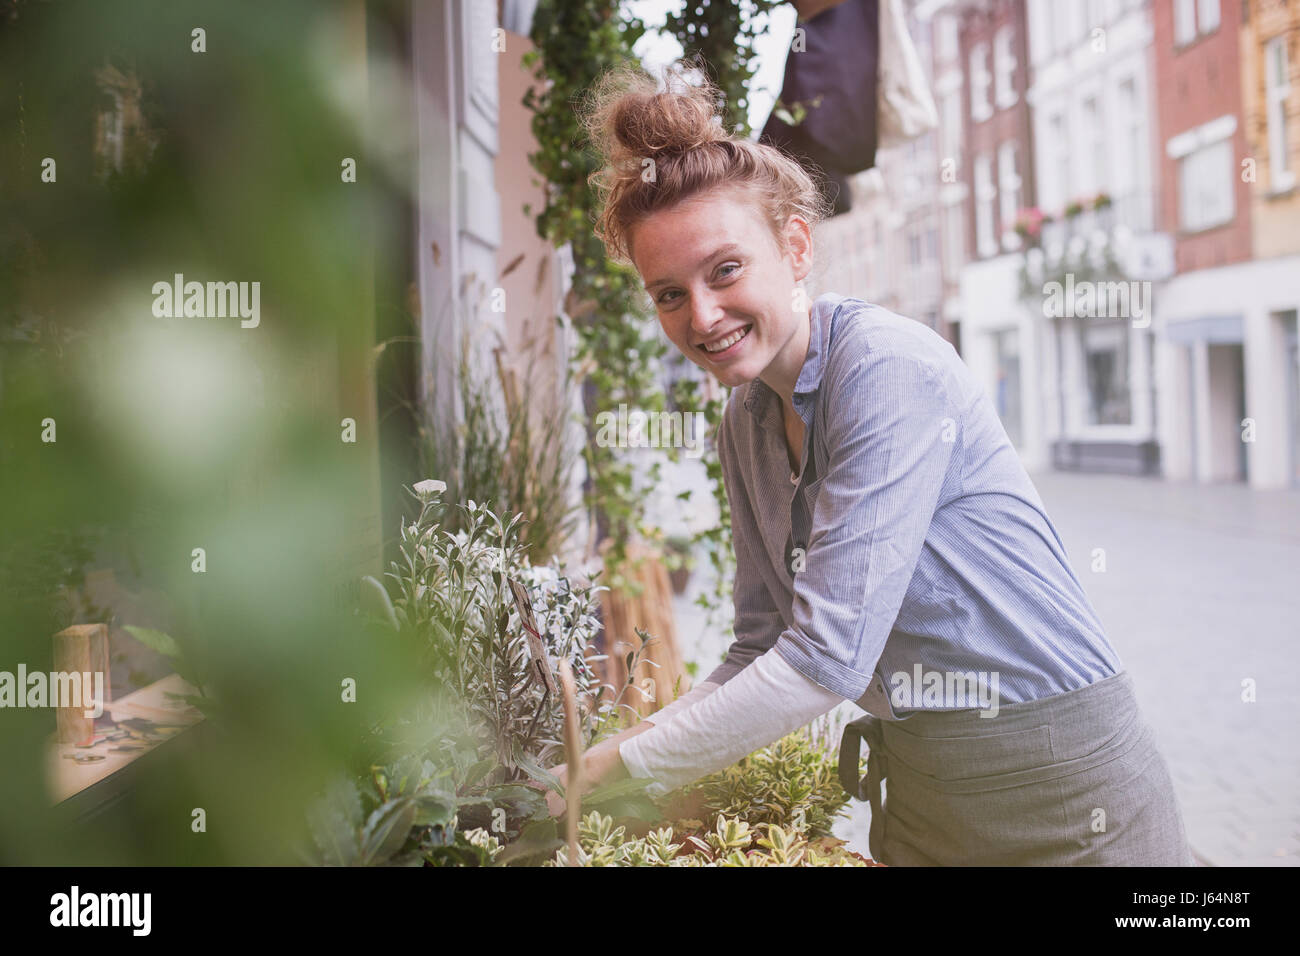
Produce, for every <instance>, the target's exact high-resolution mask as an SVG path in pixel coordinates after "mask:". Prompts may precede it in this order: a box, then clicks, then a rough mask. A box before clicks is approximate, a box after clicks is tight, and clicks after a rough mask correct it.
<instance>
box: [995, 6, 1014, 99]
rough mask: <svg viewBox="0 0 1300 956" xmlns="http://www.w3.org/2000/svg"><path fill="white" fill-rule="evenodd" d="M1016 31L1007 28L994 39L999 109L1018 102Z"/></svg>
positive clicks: (996, 93) (1000, 31) (996, 91)
mask: <svg viewBox="0 0 1300 956" xmlns="http://www.w3.org/2000/svg"><path fill="white" fill-rule="evenodd" d="M1014 39H1015V34H1014V31H1013V30H1012V28H1011V27H1010V26H1005V27H1003V28H1002V29H1001V30H999V31H998V32H997V34H996V35H995V36H994V37H993V71H994V97H995V98H996V100H997V104H998V109H1006V108H1007V107H1008V106H1013V105H1015V102H1016V51H1015V47H1014V46H1013V41H1014Z"/></svg>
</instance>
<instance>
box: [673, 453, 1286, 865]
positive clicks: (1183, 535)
mask: <svg viewBox="0 0 1300 956" xmlns="http://www.w3.org/2000/svg"><path fill="white" fill-rule="evenodd" d="M1034 482H1035V484H1036V485H1037V486H1038V489H1039V492H1040V494H1041V495H1042V497H1043V500H1044V503H1045V504H1046V506H1047V511H1048V514H1049V515H1050V516H1051V518H1052V520H1053V522H1054V523H1055V524H1056V527H1057V530H1058V531H1059V533H1060V535H1061V538H1062V540H1063V541H1064V542H1065V546H1066V549H1067V551H1068V553H1069V556H1070V560H1071V562H1072V564H1073V565H1074V568H1075V571H1076V573H1077V574H1078V575H1079V578H1080V580H1081V581H1082V582H1083V585H1084V588H1085V590H1086V591H1087V592H1088V595H1089V597H1090V598H1091V599H1092V602H1093V604H1094V606H1095V607H1096V609H1097V613H1098V614H1099V616H1100V617H1101V620H1102V623H1103V624H1104V625H1105V627H1106V630H1107V635H1108V637H1109V638H1110V640H1111V643H1112V644H1113V645H1114V647H1115V649H1116V650H1117V651H1118V653H1119V655H1120V657H1121V659H1122V660H1123V661H1124V664H1125V667H1126V668H1127V669H1128V671H1129V672H1130V673H1131V674H1132V675H1133V679H1134V681H1135V683H1136V686H1137V692H1138V697H1139V703H1140V705H1141V707H1142V709H1143V712H1144V714H1145V716H1146V718H1147V720H1148V722H1149V723H1150V724H1151V725H1152V726H1153V727H1154V729H1155V732H1156V736H1157V740H1158V743H1159V746H1160V748H1161V750H1162V751H1163V753H1164V755H1165V758H1166V760H1167V761H1168V762H1169V766H1170V770H1171V771H1172V773H1173V777H1174V786H1175V788H1176V790H1177V793H1178V797H1179V800H1180V802H1181V804H1182V807H1183V813H1184V818H1185V821H1186V824H1187V829H1188V836H1189V839H1190V841H1191V843H1192V848H1193V850H1194V852H1195V853H1196V855H1197V856H1198V857H1199V858H1200V860H1201V861H1202V862H1203V863H1206V864H1211V865H1218V866H1224V865H1227V866H1233V865H1246V866H1279V865H1280V866H1296V865H1300V741H1298V740H1297V730H1300V682H1298V681H1297V677H1298V676H1300V623H1298V622H1300V578H1298V572H1300V492H1294V491H1288V492H1258V491H1251V490H1249V489H1248V488H1246V487H1244V486H1241V485H1195V484H1182V483H1171V482H1165V481H1160V480H1155V479H1140V478H1127V477H1119V476H1106V475H1070V474H1062V473H1044V474H1040V475H1035V476H1034ZM1097 548H1101V549H1103V550H1104V560H1105V570H1104V571H1093V570H1092V567H1093V565H1094V549H1097ZM703 578H704V574H703V573H697V574H696V576H695V580H693V581H692V591H691V592H688V594H687V595H686V596H684V597H683V598H681V599H679V601H678V625H679V633H680V636H681V640H682V643H683V651H684V652H685V653H686V656H687V659H694V660H698V661H700V669H701V673H702V674H703V673H707V670H708V669H709V668H711V667H712V666H713V662H714V661H715V660H717V657H718V652H717V650H716V648H717V647H718V645H719V639H718V637H717V636H716V635H704V634H701V628H700V623H701V615H700V610H699V608H697V607H691V606H690V605H689V600H690V598H691V597H692V596H693V593H694V588H695V587H696V586H699V585H702V584H703V583H704V582H703V580H702V579H703ZM701 643H702V645H703V646H702V647H701V649H700V651H699V652H697V651H696V650H695V648H696V647H697V646H700V645H701ZM1246 680H1250V681H1253V682H1254V687H1255V696H1256V701H1255V702H1254V703H1246V702H1243V700H1242V696H1243V681H1246ZM869 817H870V814H869V811H868V809H867V807H866V806H865V805H861V804H855V805H854V813H853V815H852V817H851V818H850V819H849V820H846V821H841V824H840V826H839V827H837V830H836V832H837V833H838V834H839V835H841V836H843V837H845V838H848V839H850V841H851V845H852V847H853V848H854V849H856V850H859V851H860V852H864V853H865V852H867V838H866V835H867V827H868V824H869Z"/></svg>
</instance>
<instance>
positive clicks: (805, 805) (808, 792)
mask: <svg viewBox="0 0 1300 956" xmlns="http://www.w3.org/2000/svg"><path fill="white" fill-rule="evenodd" d="M836 767H837V755H836V753H835V752H834V751H833V750H832V749H830V748H828V747H825V746H821V745H818V744H816V743H815V742H814V741H813V739H812V737H811V736H810V734H809V733H808V732H807V731H797V732H795V733H792V734H788V735H786V736H785V737H782V738H781V739H780V740H778V741H776V742H775V743H773V744H771V745H769V746H767V747H764V748H762V749H761V750H756V751H754V752H753V753H752V754H750V755H748V756H747V757H744V758H742V759H741V760H739V761H738V762H737V763H735V764H733V765H732V766H730V767H727V768H725V769H723V770H719V771H717V772H716V773H713V774H710V775H709V776H707V777H703V778H701V779H700V780H697V781H696V782H695V783H692V784H689V785H687V786H685V787H682V788H680V789H678V790H676V791H674V792H673V793H671V794H667V795H665V796H664V797H663V798H662V799H661V801H659V802H660V805H661V806H662V807H664V808H665V809H667V810H669V811H671V809H672V808H673V807H675V806H677V807H680V806H691V807H693V808H696V809H695V812H698V813H699V814H700V821H699V822H700V825H701V826H702V827H704V828H710V827H712V826H713V825H714V824H715V822H716V820H717V819H718V818H720V817H731V818H735V819H741V820H743V821H744V822H745V823H747V824H749V825H750V826H760V825H766V824H775V825H777V826H782V827H796V828H799V829H806V831H807V832H808V834H809V835H810V836H812V837H823V836H829V835H830V832H831V826H832V825H833V824H834V822H835V818H836V817H837V816H839V815H840V814H841V813H842V812H843V809H844V807H845V806H846V805H847V804H848V802H849V797H848V794H846V793H845V792H844V788H843V787H842V786H840V783H839V778H838V776H837V774H836Z"/></svg>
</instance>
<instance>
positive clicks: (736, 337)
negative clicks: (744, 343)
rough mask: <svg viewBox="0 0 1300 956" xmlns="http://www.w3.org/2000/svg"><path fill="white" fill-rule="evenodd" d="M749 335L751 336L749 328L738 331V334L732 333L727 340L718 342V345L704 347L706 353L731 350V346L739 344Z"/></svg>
mask: <svg viewBox="0 0 1300 956" xmlns="http://www.w3.org/2000/svg"><path fill="white" fill-rule="evenodd" d="M747 334H749V329H748V328H743V329H740V330H739V331H737V332H732V333H731V334H730V335H728V336H727V337H726V338H725V339H723V340H722V341H721V342H718V343H717V344H716V345H706V346H704V351H706V352H721V351H722V350H723V349H728V348H731V346H733V345H735V344H736V343H737V342H739V341H740V340H741V339H743V338H744V337H745V336H746V335H747Z"/></svg>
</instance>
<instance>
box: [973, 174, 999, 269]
mask: <svg viewBox="0 0 1300 956" xmlns="http://www.w3.org/2000/svg"><path fill="white" fill-rule="evenodd" d="M990 166H991V164H990V162H989V158H988V156H986V155H984V154H982V153H981V154H980V155H979V156H976V157H975V247H976V250H977V251H978V252H979V255H980V257H981V258H983V257H985V256H992V255H996V254H997V251H998V243H997V239H996V238H995V237H994V235H993V203H994V201H995V200H996V199H997V195H998V190H997V187H996V186H994V185H993V171H992V169H991V168H990Z"/></svg>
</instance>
